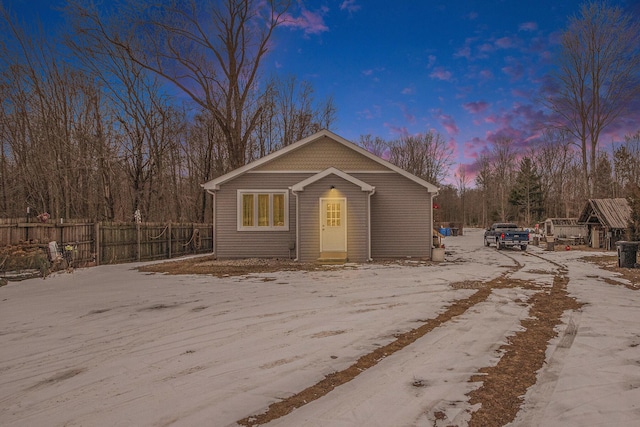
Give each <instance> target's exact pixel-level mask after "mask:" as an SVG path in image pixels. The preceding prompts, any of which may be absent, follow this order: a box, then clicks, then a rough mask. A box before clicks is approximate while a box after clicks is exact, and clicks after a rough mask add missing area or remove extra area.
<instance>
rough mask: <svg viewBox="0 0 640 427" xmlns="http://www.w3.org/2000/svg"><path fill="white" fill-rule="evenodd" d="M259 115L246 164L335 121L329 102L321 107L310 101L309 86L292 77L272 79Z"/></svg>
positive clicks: (331, 103) (306, 82) (311, 89)
mask: <svg viewBox="0 0 640 427" xmlns="http://www.w3.org/2000/svg"><path fill="white" fill-rule="evenodd" d="M260 109H261V115H260V118H259V120H258V122H257V124H256V127H255V130H254V135H253V138H252V139H253V140H255V143H254V144H253V147H254V150H253V152H252V153H251V154H252V157H251V158H250V159H248V160H253V159H255V158H260V157H262V156H265V155H266V154H269V153H270V152H272V151H275V150H277V149H279V148H282V147H285V146H287V145H290V144H293V143H294V142H296V141H299V140H301V139H303V138H304V137H306V136H309V135H311V134H313V133H315V132H318V131H319V130H321V129H329V128H330V127H331V126H332V125H333V122H334V121H335V106H334V105H333V99H332V98H331V97H329V98H327V99H326V100H325V101H324V102H322V103H321V104H318V103H317V102H316V101H315V99H314V90H313V86H312V85H311V84H310V83H309V82H308V81H301V82H299V81H298V80H297V79H296V77H295V76H288V77H285V78H279V77H277V76H274V77H272V78H271V79H270V80H269V82H268V83H267V89H266V90H265V92H264V95H263V96H262V99H261V106H260Z"/></svg>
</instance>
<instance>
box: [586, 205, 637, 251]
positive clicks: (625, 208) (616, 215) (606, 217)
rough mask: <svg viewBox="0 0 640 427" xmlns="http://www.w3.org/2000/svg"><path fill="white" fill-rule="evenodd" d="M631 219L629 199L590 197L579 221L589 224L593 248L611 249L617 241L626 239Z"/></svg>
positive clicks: (590, 241)
mask: <svg viewBox="0 0 640 427" xmlns="http://www.w3.org/2000/svg"><path fill="white" fill-rule="evenodd" d="M630 220H631V207H630V206H629V203H628V202H627V199H623V198H617V199H589V200H588V201H587V204H586V205H585V207H584V209H583V210H582V214H581V215H580V217H579V218H578V223H579V224H584V225H586V226H587V228H588V235H589V243H590V246H591V247H592V248H603V249H606V250H611V249H613V248H615V243H616V242H617V241H619V240H624V238H625V234H626V232H627V229H628V227H629V221H630Z"/></svg>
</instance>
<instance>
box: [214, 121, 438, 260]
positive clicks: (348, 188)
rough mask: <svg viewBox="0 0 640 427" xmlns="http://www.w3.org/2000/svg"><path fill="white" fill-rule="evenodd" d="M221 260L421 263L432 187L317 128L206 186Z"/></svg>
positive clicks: (427, 246) (428, 240)
mask: <svg viewBox="0 0 640 427" xmlns="http://www.w3.org/2000/svg"><path fill="white" fill-rule="evenodd" d="M203 187H204V189H205V190H207V191H208V192H209V193H210V194H212V195H213V197H214V203H213V210H214V212H213V217H214V221H213V222H214V252H215V254H216V256H217V257H218V258H219V259H230V258H254V257H255V258H292V259H296V260H299V261H303V262H311V261H316V260H330V259H337V260H344V259H348V260H349V261H354V262H363V261H368V260H372V259H382V258H398V257H415V258H423V259H428V258H430V256H431V246H432V237H431V232H432V231H431V230H432V224H433V220H432V205H433V197H434V196H435V195H436V194H437V190H438V189H437V188H436V187H435V186H433V185H432V184H430V183H428V182H426V181H424V180H422V179H420V178H418V177H416V176H414V175H411V174H409V173H408V172H406V171H403V170H402V169H400V168H398V167H397V166H394V165H392V164H391V163H389V162H386V161H385V160H382V159H380V158H378V157H376V156H374V155H373V154H371V153H369V152H367V151H366V150H364V149H362V148H361V147H358V146H357V145H355V144H353V143H351V142H349V141H347V140H345V139H343V138H341V137H340V136H338V135H336V134H334V133H332V132H330V131H327V130H324V131H321V132H318V133H316V134H314V135H312V136H310V137H308V138H305V139H303V140H301V141H298V142H296V143H295V144H292V145H290V146H288V147H285V148H283V149H281V150H279V151H277V152H274V153H271V154H270V155H268V156H265V157H263V158H261V159H259V160H257V161H255V162H253V163H250V164H247V165H245V166H243V167H241V168H239V169H237V170H235V171H232V172H230V173H228V174H226V175H223V176H221V177H218V178H216V179H214V180H212V181H209V182H207V183H205V184H204V185H203Z"/></svg>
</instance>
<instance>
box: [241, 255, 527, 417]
mask: <svg viewBox="0 0 640 427" xmlns="http://www.w3.org/2000/svg"><path fill="white" fill-rule="evenodd" d="M514 261H515V260H514ZM520 268H522V266H521V265H520V264H519V263H518V262H517V261H516V266H515V267H512V268H511V269H510V270H508V271H507V272H506V273H503V275H501V276H499V277H498V278H497V279H494V280H492V281H490V282H487V283H484V284H479V285H478V286H477V287H478V291H477V292H476V293H474V294H473V295H471V296H469V297H468V298H465V299H461V300H458V301H456V302H454V303H453V304H452V305H450V306H449V307H448V308H447V309H446V310H445V311H444V312H443V313H441V314H440V315H438V316H437V317H435V318H433V319H429V320H426V321H425V322H424V324H423V325H421V326H419V327H418V328H415V329H412V330H410V331H408V332H405V333H402V334H399V335H398V336H397V337H396V339H395V340H394V341H392V342H391V343H389V344H387V345H385V346H382V347H379V348H377V349H375V350H374V351H372V352H371V353H368V354H366V355H364V356H361V357H360V358H359V359H358V360H357V361H356V362H355V363H354V364H353V365H351V366H349V367H348V368H346V369H344V370H342V371H338V372H334V373H331V374H329V375H327V376H326V377H325V378H324V379H323V380H321V381H320V382H318V383H316V384H314V385H312V386H310V387H308V388H306V389H305V390H302V391H301V392H299V393H297V394H295V395H293V396H291V397H289V398H287V399H284V400H281V401H278V402H275V403H273V404H271V405H270V406H269V407H268V409H267V410H266V412H264V413H262V414H256V415H252V416H249V417H246V418H243V419H241V420H239V421H237V423H238V424H240V425H243V426H257V425H261V424H265V423H268V422H270V421H273V420H275V419H278V418H280V417H283V416H285V415H287V414H289V413H291V412H292V411H293V410H294V409H296V408H300V407H302V406H304V405H306V404H308V403H309V402H312V401H314V400H316V399H319V398H320V397H322V396H324V395H326V394H328V393H329V392H331V391H332V390H333V389H335V388H336V387H338V386H340V385H342V384H345V383H347V382H349V381H351V380H353V379H354V378H356V377H357V376H358V375H360V374H361V373H362V372H364V371H366V370H367V369H369V368H372V367H373V366H375V365H377V364H378V363H379V362H380V361H382V360H384V359H385V358H386V357H388V356H390V355H391V354H393V353H395V352H397V351H400V350H402V349H403V348H405V347H406V346H408V345H409V344H412V343H413V342H415V341H416V340H418V339H419V338H421V337H423V336H424V335H426V334H427V333H429V332H431V331H432V330H433V329H435V328H436V327H438V326H440V325H442V324H443V323H446V322H448V321H450V320H451V319H453V318H454V317H457V316H460V315H462V314H464V313H465V312H466V311H467V310H468V309H469V308H471V307H473V306H475V305H476V304H478V303H480V302H483V301H485V300H486V299H487V298H488V297H489V295H491V293H492V290H493V288H494V287H504V286H505V284H504V283H503V280H504V279H505V277H506V275H508V274H509V273H511V272H513V271H516V270H518V269H520ZM506 286H508V285H506Z"/></svg>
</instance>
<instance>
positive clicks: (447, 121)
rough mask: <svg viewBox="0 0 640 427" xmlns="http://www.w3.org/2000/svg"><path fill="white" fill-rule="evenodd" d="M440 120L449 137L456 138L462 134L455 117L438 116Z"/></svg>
mask: <svg viewBox="0 0 640 427" xmlns="http://www.w3.org/2000/svg"><path fill="white" fill-rule="evenodd" d="M438 119H439V120H440V124H441V125H442V127H444V129H445V130H446V131H447V133H448V134H449V135H452V136H456V135H457V134H458V133H459V132H460V129H458V125H456V121H455V119H454V118H453V116H450V115H448V114H440V115H439V116H438Z"/></svg>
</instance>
